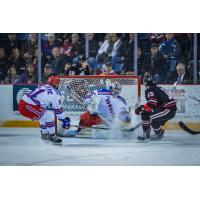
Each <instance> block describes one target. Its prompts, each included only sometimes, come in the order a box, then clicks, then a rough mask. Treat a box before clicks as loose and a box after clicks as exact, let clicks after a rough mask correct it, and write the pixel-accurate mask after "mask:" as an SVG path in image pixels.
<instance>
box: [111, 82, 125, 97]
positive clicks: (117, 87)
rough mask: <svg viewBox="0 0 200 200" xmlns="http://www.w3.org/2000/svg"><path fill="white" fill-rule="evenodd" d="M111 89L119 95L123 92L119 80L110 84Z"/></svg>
mask: <svg viewBox="0 0 200 200" xmlns="http://www.w3.org/2000/svg"><path fill="white" fill-rule="evenodd" d="M109 90H110V91H111V92H112V93H113V94H114V95H118V94H120V93H121V90H122V86H121V84H120V83H119V82H114V83H111V84H110V85H109Z"/></svg>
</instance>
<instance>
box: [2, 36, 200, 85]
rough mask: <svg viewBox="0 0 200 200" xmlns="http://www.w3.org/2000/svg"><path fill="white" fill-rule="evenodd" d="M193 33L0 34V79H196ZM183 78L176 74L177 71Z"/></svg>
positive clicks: (199, 71) (12, 81)
mask: <svg viewBox="0 0 200 200" xmlns="http://www.w3.org/2000/svg"><path fill="white" fill-rule="evenodd" d="M199 37H200V34H197V33H39V34H38V33H1V34H0V84H20V83H28V84H32V83H46V82H47V79H48V76H49V75H51V74H57V75H61V76H63V75H64V76H69V75H70V76H71V75H80V76H84V75H102V76H104V75H109V76H112V75H140V76H142V77H143V75H144V73H145V72H147V71H148V72H151V73H152V75H153V77H154V80H155V81H156V83H158V84H173V83H174V82H177V81H178V83H180V84H181V83H183V84H197V83H200V67H199V65H200V62H199V60H200V52H199V50H198V47H199V45H200V43H199ZM180 74H184V78H181V79H179V75H180Z"/></svg>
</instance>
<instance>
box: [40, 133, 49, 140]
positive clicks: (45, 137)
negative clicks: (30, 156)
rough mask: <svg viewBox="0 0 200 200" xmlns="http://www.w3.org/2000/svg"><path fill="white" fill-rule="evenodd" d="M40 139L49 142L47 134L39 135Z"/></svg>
mask: <svg viewBox="0 0 200 200" xmlns="http://www.w3.org/2000/svg"><path fill="white" fill-rule="evenodd" d="M41 139H42V140H49V134H48V133H41Z"/></svg>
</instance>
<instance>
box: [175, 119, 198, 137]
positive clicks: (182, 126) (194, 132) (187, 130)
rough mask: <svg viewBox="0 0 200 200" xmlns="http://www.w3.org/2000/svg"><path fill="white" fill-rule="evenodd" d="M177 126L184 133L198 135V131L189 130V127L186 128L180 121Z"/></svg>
mask: <svg viewBox="0 0 200 200" xmlns="http://www.w3.org/2000/svg"><path fill="white" fill-rule="evenodd" d="M178 125H179V126H180V127H181V128H182V129H183V130H184V131H186V132H188V133H190V134H192V135H197V134H200V131H193V130H192V129H190V128H189V127H187V126H186V125H185V124H184V123H183V122H182V121H180V122H179V123H178Z"/></svg>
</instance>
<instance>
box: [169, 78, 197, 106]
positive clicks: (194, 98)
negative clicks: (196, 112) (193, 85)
mask: <svg viewBox="0 0 200 200" xmlns="http://www.w3.org/2000/svg"><path fill="white" fill-rule="evenodd" d="M176 86H177V82H175V83H174V85H173V90H175V91H176ZM181 95H182V96H184V97H186V98H189V99H193V100H195V101H197V102H198V103H200V99H197V98H196V97H193V96H190V95H187V94H185V93H181Z"/></svg>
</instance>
